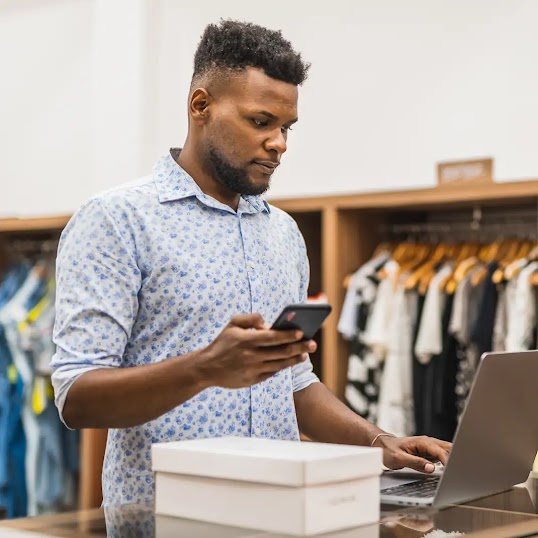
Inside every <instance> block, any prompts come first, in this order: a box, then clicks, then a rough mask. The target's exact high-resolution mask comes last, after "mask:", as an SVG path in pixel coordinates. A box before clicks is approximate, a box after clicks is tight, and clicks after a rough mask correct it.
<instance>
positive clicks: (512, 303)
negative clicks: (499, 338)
mask: <svg viewBox="0 0 538 538" xmlns="http://www.w3.org/2000/svg"><path fill="white" fill-rule="evenodd" d="M536 269H538V262H531V263H529V264H528V265H527V266H526V267H524V268H523V269H521V271H520V273H519V274H518V276H517V277H516V278H515V279H512V280H511V281H510V282H509V283H508V284H507V286H506V293H507V295H506V308H507V327H506V340H505V343H506V351H525V350H527V349H529V348H530V347H531V345H532V342H533V341H534V330H535V325H536V311H535V299H534V291H533V289H532V288H531V286H530V284H529V277H530V275H531V274H532V273H534V272H535V271H536Z"/></svg>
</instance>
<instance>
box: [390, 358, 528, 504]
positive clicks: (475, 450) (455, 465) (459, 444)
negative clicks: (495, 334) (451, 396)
mask: <svg viewBox="0 0 538 538" xmlns="http://www.w3.org/2000/svg"><path fill="white" fill-rule="evenodd" d="M537 451H538V351H522V352H517V353H504V352H503V353H485V354H484V355H483V356H482V360H481V361H480V364H479V366H478V370H477V373H476V376H475V379H474V382H473V385H472V388H471V392H470V394H469V397H468V399H467V403H466V406H465V409H464V412H463V415H462V416H461V419H460V423H459V425H458V428H457V430H456V435H455V436H454V441H453V445H452V450H451V451H450V456H449V458H448V462H447V464H446V466H445V467H444V470H443V471H442V473H435V474H436V476H431V475H424V474H423V473H417V472H416V471H415V472H413V471H412V470H410V473H409V474H406V473H403V472H401V471H388V472H386V473H384V474H383V476H382V477H381V502H382V503H383V504H402V505H413V506H417V505H418V506H434V507H443V506H447V505H449V504H456V503H462V502H465V501H470V500H473V499H477V498H479V497H484V496H486V495H491V494H494V493H499V492H501V491H505V490H507V489H510V488H511V487H512V486H514V485H515V484H520V483H522V482H525V481H526V480H527V478H528V476H529V472H530V471H531V469H532V465H533V462H534V458H535V456H536V452H537Z"/></svg>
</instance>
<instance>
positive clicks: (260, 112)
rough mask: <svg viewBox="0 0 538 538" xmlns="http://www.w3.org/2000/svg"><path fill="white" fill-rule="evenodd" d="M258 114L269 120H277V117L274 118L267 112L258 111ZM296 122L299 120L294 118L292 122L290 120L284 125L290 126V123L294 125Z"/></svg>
mask: <svg viewBox="0 0 538 538" xmlns="http://www.w3.org/2000/svg"><path fill="white" fill-rule="evenodd" d="M258 114H263V115H264V116H267V117H268V118H271V119H272V120H278V117H277V116H275V115H274V114H271V112H269V111H268V110H260V111H259V112H258ZM297 121H299V118H294V119H293V120H290V121H288V122H286V123H289V124H292V123H296V122H297Z"/></svg>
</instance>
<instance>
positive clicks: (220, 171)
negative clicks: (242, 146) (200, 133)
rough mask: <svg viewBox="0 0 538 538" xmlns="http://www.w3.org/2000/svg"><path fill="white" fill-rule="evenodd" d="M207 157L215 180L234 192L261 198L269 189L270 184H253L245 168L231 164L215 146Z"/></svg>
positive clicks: (208, 152) (210, 147)
mask: <svg viewBox="0 0 538 538" xmlns="http://www.w3.org/2000/svg"><path fill="white" fill-rule="evenodd" d="M207 156H208V161H209V165H210V166H211V168H212V170H213V173H214V177H215V179H216V180H217V181H218V182H219V183H220V184H222V185H224V186H225V187H227V188H228V189H230V190H231V191H232V192H236V193H237V194H244V195H248V196H259V195H260V194H263V193H264V192H267V190H268V189H269V183H267V185H256V184H255V183H253V182H252V181H251V180H250V179H249V177H248V174H247V171H246V169H245V168H240V167H236V166H233V165H232V164H230V162H229V161H228V160H227V159H226V158H225V157H224V155H222V153H221V152H220V151H219V150H218V149H217V148H216V147H215V146H214V145H213V144H210V145H209V146H208V151H207Z"/></svg>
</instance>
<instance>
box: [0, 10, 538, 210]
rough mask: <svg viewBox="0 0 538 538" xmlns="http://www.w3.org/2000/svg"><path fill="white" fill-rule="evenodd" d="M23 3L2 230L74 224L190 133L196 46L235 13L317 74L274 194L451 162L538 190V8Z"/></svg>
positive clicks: (16, 18)
mask: <svg viewBox="0 0 538 538" xmlns="http://www.w3.org/2000/svg"><path fill="white" fill-rule="evenodd" d="M327 13H328V10H327V8H325V9H323V10H321V8H318V11H316V10H315V8H312V7H311V3H310V2H307V1H306V0H302V1H298V0H296V1H295V2H290V1H289V0H287V1H284V0H273V2H272V3H271V6H270V9H268V8H267V6H266V5H265V4H257V3H252V2H250V1H246V0H228V1H227V2H226V3H223V2H220V1H218V0H208V2H206V3H205V4H204V7H203V9H202V8H200V7H198V5H196V6H191V7H189V6H187V5H186V3H185V2H183V1H181V0H69V1H68V0H64V1H61V0H33V1H32V0H10V1H8V2H4V4H2V7H0V63H1V65H2V84H0V117H1V118H2V121H1V127H0V144H1V146H0V147H2V150H3V151H2V154H3V159H2V160H3V167H2V172H1V173H0V178H1V179H0V181H1V184H2V193H3V194H4V193H5V194H4V195H0V216H8V215H13V214H19V215H38V214H56V213H69V212H72V211H73V210H74V209H75V208H76V207H77V206H78V205H79V204H80V203H81V202H82V201H83V200H84V199H85V198H87V196H89V195H90V194H91V193H92V192H95V191H98V190H101V189H103V188H106V187H108V186H112V185H114V184H118V183H121V182H122V181H125V180H128V179H130V178H133V177H135V176H137V175H142V174H145V173H147V172H148V171H149V170H150V167H151V164H152V162H153V161H154V159H155V158H156V157H158V156H159V155H160V154H162V153H163V152H164V151H166V149H167V148H168V147H169V146H173V145H181V143H182V142H183V140H184V138H185V135H186V125H187V123H186V115H185V114H186V112H185V110H186V96H187V90H188V85H189V81H190V76H191V70H192V59H193V54H194V50H195V47H196V45H197V43H198V40H199V37H200V34H201V33H202V31H203V28H204V27H205V25H206V24H207V23H209V22H215V21H217V20H218V19H219V17H227V18H238V19H242V20H250V21H253V22H256V23H259V24H263V25H266V26H268V27H271V28H281V29H282V30H283V33H284V35H285V37H287V38H288V39H290V41H292V43H293V44H294V46H295V47H296V48H297V49H298V50H300V51H301V52H302V53H303V55H304V57H305V58H306V59H307V60H309V61H310V62H311V63H312V68H311V75H310V77H309V79H308V80H307V82H306V83H305V85H304V86H303V88H301V91H300V103H299V114H300V122H299V124H298V125H297V126H296V127H295V128H294V131H293V132H292V133H291V134H290V139H289V150H288V153H287V154H286V155H285V157H284V165H283V166H282V167H281V168H280V169H279V172H278V173H277V175H275V178H274V182H273V188H272V190H271V196H279V197H280V196H301V195H304V194H309V195H310V194H326V193H327V194H328V193H338V192H359V191H366V190H380V189H399V188H407V187H420V186H427V185H433V184H434V183H435V175H434V173H435V163H436V162H438V161H440V160H450V159H458V158H462V159H465V158H471V157H477V156H493V157H494V158H495V175H496V177H497V179H499V180H515V179H522V178H536V177H538V151H536V150H535V147H536V146H537V144H536V143H535V139H536V136H535V135H534V131H535V126H536V125H538V99H536V95H538V70H537V69H536V65H538V40H537V39H536V37H535V24H534V21H536V20H537V19H538V2H536V1H535V0H517V1H513V2H507V1H506V0H454V1H452V2H446V1H444V0H406V2H401V0H354V1H351V0H350V1H346V0H333V2H331V10H330V13H331V14H330V15H328V14H327Z"/></svg>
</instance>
